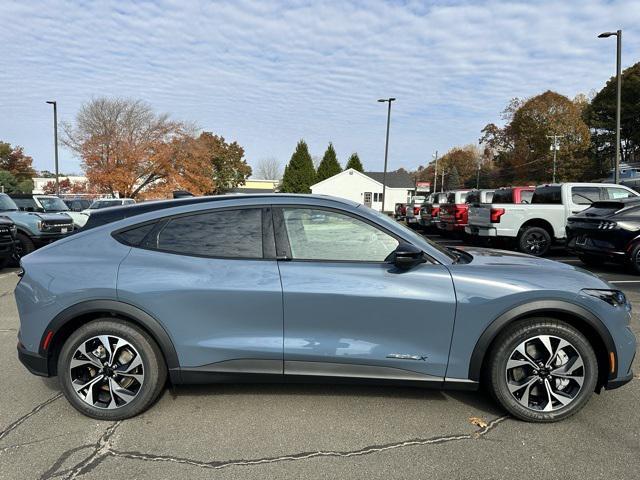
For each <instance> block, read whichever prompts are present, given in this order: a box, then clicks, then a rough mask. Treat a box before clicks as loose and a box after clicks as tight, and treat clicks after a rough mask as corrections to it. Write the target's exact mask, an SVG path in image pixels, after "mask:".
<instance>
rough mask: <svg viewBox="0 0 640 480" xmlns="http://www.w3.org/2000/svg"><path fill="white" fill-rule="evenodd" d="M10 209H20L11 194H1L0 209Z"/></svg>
mask: <svg viewBox="0 0 640 480" xmlns="http://www.w3.org/2000/svg"><path fill="white" fill-rule="evenodd" d="M8 210H18V206H17V205H16V203H15V202H14V201H13V200H11V197H9V195H0V211H5V212H6V211H8Z"/></svg>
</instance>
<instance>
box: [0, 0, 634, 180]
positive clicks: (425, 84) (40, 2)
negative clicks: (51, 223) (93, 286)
mask: <svg viewBox="0 0 640 480" xmlns="http://www.w3.org/2000/svg"><path fill="white" fill-rule="evenodd" d="M0 18H1V19H2V22H1V25H2V28H0V140H2V141H5V142H10V143H11V144H14V145H21V146H23V147H24V149H25V152H26V153H27V154H29V155H31V156H32V157H33V159H34V166H35V168H37V169H47V170H53V158H54V154H53V152H54V150H53V127H52V123H53V120H52V108H51V106H50V105H47V104H46V103H45V102H46V101H47V100H56V101H57V102H58V117H59V121H61V122H62V121H65V122H71V123H72V122H73V120H74V117H75V114H76V113H77V111H78V109H79V107H80V106H81V105H82V104H83V103H84V102H87V101H89V100H91V99H92V98H97V97H103V96H107V97H128V98H134V99H142V100H144V101H146V102H148V103H149V104H150V105H151V106H152V107H153V108H154V109H155V110H156V111H157V112H158V113H168V114H169V115H170V116H171V118H173V119H175V120H184V121H189V122H195V123H196V124H197V125H198V126H199V127H200V128H202V129H203V130H206V131H212V132H214V133H216V134H219V135H222V136H224V137H225V138H226V139H227V140H229V141H237V142H238V143H240V144H241V145H242V146H243V147H244V148H245V152H246V158H247V161H248V162H249V163H250V164H251V165H253V166H255V165H257V164H258V163H259V162H260V161H261V160H262V159H265V158H273V157H275V158H277V159H278V160H279V161H280V162H281V163H282V164H285V163H286V162H288V160H289V158H290V157H291V154H292V153H293V150H294V148H295V145H296V143H297V141H298V140H299V139H301V138H303V139H305V140H306V142H307V143H308V145H309V149H310V151H311V154H312V155H317V156H321V155H322V154H323V152H324V150H325V149H326V147H327V145H328V143H329V142H333V144H334V146H335V148H336V152H337V154H338V158H339V160H340V162H341V163H342V165H343V166H344V164H345V163H346V160H347V158H348V156H349V155H350V154H351V153H352V152H354V151H357V152H358V154H359V155H360V158H361V160H362V162H363V163H364V166H365V169H367V170H382V167H383V162H384V142H385V128H386V119H387V117H386V114H387V111H386V104H382V103H378V102H377V99H378V98H383V97H396V98H397V101H396V102H394V103H393V106H392V113H391V133H390V143H389V169H390V170H395V169H397V168H399V167H403V168H406V169H415V168H417V167H418V166H419V165H424V164H426V163H427V162H428V161H430V160H431V157H432V153H433V152H434V151H436V150H438V151H439V152H440V153H442V152H446V151H447V150H448V149H449V148H451V147H453V146H456V145H465V144H469V143H477V141H478V138H479V137H480V130H481V129H482V127H483V126H484V125H486V124H487V123H489V122H496V123H499V122H500V113H501V111H502V110H503V109H504V107H505V106H506V105H507V103H508V101H509V100H510V99H511V98H513V97H520V98H524V97H529V96H532V95H536V94H538V93H542V92H544V91H545V90H548V89H551V90H555V91H557V92H559V93H562V94H564V95H567V96H569V97H571V98H573V97H574V96H575V95H576V94H578V93H585V94H589V93H590V92H593V91H597V90H599V89H600V88H601V87H602V86H603V85H604V83H605V82H606V81H607V80H608V79H609V78H610V77H611V76H612V75H614V74H615V38H609V39H598V38H596V37H597V35H598V34H599V33H600V32H603V31H609V30H616V29H618V28H621V29H622V30H623V67H627V66H630V65H632V64H633V63H635V62H637V61H640V1H638V0H619V1H605V0H577V1H549V0H541V1H530V2H525V1H497V0H487V1H471V0H467V1H455V0H452V1H412V0H408V1H348V0H336V1H313V0H288V1H282V2H276V1H266V0H233V1H228V2H227V1H203V2H195V1H186V0H175V1H174V0H166V1H136V2H129V1H123V2H116V1H99V2H98V1H96V2H88V1H87V2H85V1H77V2H59V1H44V0H29V1H15V2H14V1H8V0H0ZM60 171H62V172H66V173H71V172H81V164H80V160H79V159H78V158H76V157H74V155H73V154H72V153H71V152H70V151H69V150H66V149H65V148H63V147H60Z"/></svg>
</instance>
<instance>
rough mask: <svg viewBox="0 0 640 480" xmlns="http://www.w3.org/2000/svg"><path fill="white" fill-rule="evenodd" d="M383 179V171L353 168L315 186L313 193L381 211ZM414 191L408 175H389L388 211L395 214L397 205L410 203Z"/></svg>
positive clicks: (313, 186) (386, 203)
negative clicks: (359, 170)
mask: <svg viewBox="0 0 640 480" xmlns="http://www.w3.org/2000/svg"><path fill="white" fill-rule="evenodd" d="M382 178H383V172H365V173H360V172H358V171H357V170H354V169H352V168H350V169H348V170H345V171H343V172H340V173H338V174H337V175H334V176H333V177H329V178H327V179H325V180H323V181H321V182H318V183H316V184H314V185H311V193H316V194H320V195H331V196H334V197H340V198H346V199H348V200H353V201H354V202H358V203H362V204H364V205H367V206H368V207H371V208H373V209H374V210H378V211H381V210H382ZM414 188H415V182H414V181H413V179H412V178H411V175H409V174H408V173H407V172H387V188H386V195H387V199H386V200H385V202H384V209H385V211H387V212H392V211H394V208H395V205H396V203H407V202H408V201H409V200H410V198H411V195H412V193H413V190H414Z"/></svg>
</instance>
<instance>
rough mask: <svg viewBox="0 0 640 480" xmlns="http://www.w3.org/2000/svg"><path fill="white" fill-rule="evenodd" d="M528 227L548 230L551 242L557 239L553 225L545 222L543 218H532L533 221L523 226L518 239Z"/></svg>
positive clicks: (528, 221)
mask: <svg viewBox="0 0 640 480" xmlns="http://www.w3.org/2000/svg"><path fill="white" fill-rule="evenodd" d="M528 227H538V228H542V229H544V230H546V232H547V233H548V234H549V236H550V237H551V240H553V239H554V238H556V234H555V231H554V229H553V225H551V223H550V222H549V221H548V220H545V219H543V218H532V219H531V220H527V221H526V222H524V223H523V224H522V226H521V227H520V230H518V237H520V235H522V233H523V232H524V231H525V229H527V228H528Z"/></svg>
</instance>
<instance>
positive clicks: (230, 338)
mask: <svg viewBox="0 0 640 480" xmlns="http://www.w3.org/2000/svg"><path fill="white" fill-rule="evenodd" d="M271 219H272V216H271V212H270V210H269V209H266V208H265V209H263V208H260V207H247V208H216V209H214V210H206V211H199V212H195V213H189V214H185V215H179V216H174V217H168V218H166V219H163V220H160V221H158V222H156V223H155V224H153V225H151V226H147V225H142V226H140V227H138V228H139V229H140V230H137V231H136V230H132V231H128V230H127V231H126V232H121V234H120V235H125V234H126V235H127V236H126V237H124V238H120V237H119V239H120V241H123V242H125V243H129V244H133V245H138V246H134V247H133V248H132V249H131V252H130V253H129V255H128V256H127V257H126V259H125V260H124V261H123V262H122V264H121V265H120V269H119V274H118V298H119V299H120V300H121V301H123V302H127V303H131V304H133V305H135V306H137V307H139V308H141V309H142V310H144V311H146V312H148V313H149V314H150V315H152V316H153V317H154V318H156V319H157V320H158V321H159V322H160V323H161V324H162V325H163V326H164V327H165V329H166V330H167V333H168V334H169V336H170V337H171V339H172V341H173V344H174V346H175V348H176V350H177V353H178V358H179V361H180V365H181V367H182V368H183V369H185V370H191V371H195V372H204V373H206V372H219V373H229V372H243V373H273V374H282V340H283V333H282V288H281V284H280V274H279V272H278V265H277V263H276V260H275V244H274V239H273V227H272V220H271ZM145 229H146V230H145ZM141 237H142V238H144V240H142V238H141ZM127 238H133V239H134V240H132V241H129V240H127ZM140 241H142V243H140ZM136 242H137V243H136Z"/></svg>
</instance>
